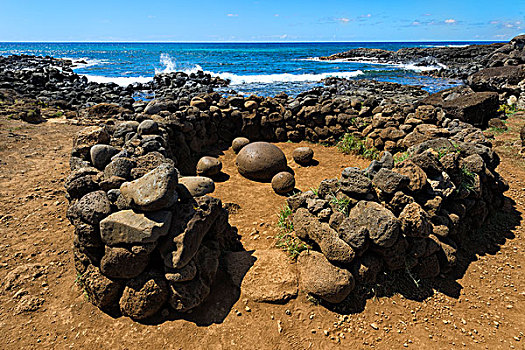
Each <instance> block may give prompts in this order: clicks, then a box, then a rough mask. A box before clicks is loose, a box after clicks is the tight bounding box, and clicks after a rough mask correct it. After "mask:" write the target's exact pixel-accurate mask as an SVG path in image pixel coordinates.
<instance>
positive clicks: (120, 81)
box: [84, 74, 153, 86]
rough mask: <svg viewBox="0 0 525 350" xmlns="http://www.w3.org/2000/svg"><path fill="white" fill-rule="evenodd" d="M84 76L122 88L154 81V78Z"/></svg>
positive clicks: (96, 81) (93, 80) (90, 79)
mask: <svg viewBox="0 0 525 350" xmlns="http://www.w3.org/2000/svg"><path fill="white" fill-rule="evenodd" d="M84 76H85V77H86V78H87V79H88V80H89V81H92V82H95V83H104V84H107V83H115V84H117V85H120V86H128V85H129V84H133V83H148V82H150V81H152V80H153V77H142V76H141V77H105V76H101V75H90V74H84Z"/></svg>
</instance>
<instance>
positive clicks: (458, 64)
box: [320, 36, 525, 80]
mask: <svg viewBox="0 0 525 350" xmlns="http://www.w3.org/2000/svg"><path fill="white" fill-rule="evenodd" d="M524 40H525V38H524V37H523V36H518V37H515V38H514V39H512V40H511V41H510V42H509V43H505V44H504V43H497V44H490V45H469V46H465V47H428V48H403V49H400V50H398V51H388V50H380V49H366V48H358V49H353V50H349V51H346V52H340V53H336V54H333V55H330V56H325V57H320V59H321V60H323V61H331V60H348V61H370V62H371V63H374V62H375V63H383V64H413V65H415V66H421V67H436V69H435V70H431V71H429V72H427V74H430V75H433V76H439V77H446V78H456V79H462V80H466V79H467V78H468V76H470V75H472V74H474V73H476V72H478V71H480V70H482V69H484V68H491V67H502V66H519V65H522V64H523V63H525V57H524V56H523V41H524Z"/></svg>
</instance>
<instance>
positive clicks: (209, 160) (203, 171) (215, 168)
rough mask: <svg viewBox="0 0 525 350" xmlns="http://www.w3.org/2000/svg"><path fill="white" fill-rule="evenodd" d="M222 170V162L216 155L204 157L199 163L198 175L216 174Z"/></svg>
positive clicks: (209, 175)
mask: <svg viewBox="0 0 525 350" xmlns="http://www.w3.org/2000/svg"><path fill="white" fill-rule="evenodd" d="M221 170H222V163H221V161H220V160H218V159H217V158H214V157H208V156H205V157H202V158H201V159H199V162H198V163H197V175H199V176H208V177H211V176H215V175H217V174H218V173H220V172H221Z"/></svg>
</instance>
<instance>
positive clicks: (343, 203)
mask: <svg viewBox="0 0 525 350" xmlns="http://www.w3.org/2000/svg"><path fill="white" fill-rule="evenodd" d="M330 204H332V205H333V206H334V207H335V209H336V210H337V211H338V212H341V213H343V214H344V215H346V216H348V213H349V209H350V198H337V197H336V196H335V194H333V193H331V194H330Z"/></svg>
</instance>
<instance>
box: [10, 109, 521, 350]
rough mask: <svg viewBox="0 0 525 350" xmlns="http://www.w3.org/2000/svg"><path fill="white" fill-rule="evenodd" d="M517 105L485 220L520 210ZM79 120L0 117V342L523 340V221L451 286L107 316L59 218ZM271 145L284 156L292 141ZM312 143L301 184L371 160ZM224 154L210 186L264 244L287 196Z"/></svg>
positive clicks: (164, 344)
mask: <svg viewBox="0 0 525 350" xmlns="http://www.w3.org/2000/svg"><path fill="white" fill-rule="evenodd" d="M523 117H524V116H523V115H521V117H520V116H518V115H516V116H515V117H514V118H512V119H511V120H509V122H508V125H509V126H510V131H508V132H506V133H503V134H500V135H498V136H497V143H498V145H499V147H498V152H499V153H500V155H501V156H502V164H501V165H500V167H499V171H500V173H501V174H502V175H503V176H504V177H505V178H506V179H507V180H508V181H509V184H510V190H509V191H508V193H507V196H508V197H509V203H508V206H507V207H508V209H509V211H508V212H507V213H506V214H504V215H502V216H501V218H500V221H501V222H500V223H496V225H492V226H487V227H486V228H487V230H491V229H492V230H494V229H499V230H506V228H507V227H508V225H506V224H507V223H508V222H512V221H520V222H521V215H522V213H523V211H524V204H525V203H524V198H525V158H523V156H521V155H519V154H518V151H519V149H520V147H515V145H514V143H515V142H516V140H519V127H520V126H521V125H523V123H525V120H524V119H523ZM79 129H80V127H78V126H73V125H70V124H67V123H65V121H63V120H55V121H54V122H53V121H52V120H50V121H48V122H47V123H44V124H40V125H30V124H27V123H24V122H21V121H16V120H10V119H7V118H6V117H1V119H0V237H2V241H1V242H0V281H1V282H0V283H1V285H0V333H1V334H2V339H1V340H0V348H5V349H20V348H59V349H62V348H79V349H102V348H112V349H117V348H129V349H131V348H144V349H150V348H151V349H164V348H166V349H171V348H175V349H179V348H180V349H209V348H213V349H224V348H227V349H230V348H243V349H251V348H264V349H289V348H292V349H304V348H311V349H325V348H336V347H339V346H343V347H344V348H351V349H367V348H377V349H399V348H404V347H407V348H413V349H421V348H424V347H430V346H431V347H433V348H436V349H442V348H446V349H448V348H450V349H454V348H465V349H508V348H516V349H523V348H525V336H524V334H523V333H524V332H525V274H524V273H523V267H522V266H523V265H524V263H525V253H524V252H525V242H524V228H523V226H518V227H516V228H515V229H513V230H512V233H513V234H514V238H512V239H507V240H502V241H498V242H496V243H497V244H495V245H494V249H493V250H492V251H491V253H484V254H483V255H480V256H478V257H477V259H476V261H473V262H472V263H471V264H470V265H469V266H468V268H467V270H466V272H465V274H464V276H463V277H461V278H460V279H458V280H457V281H456V282H457V295H447V294H443V293H441V292H438V291H436V292H435V293H434V294H433V295H432V296H430V297H427V298H425V299H423V301H413V300H409V299H407V298H405V297H403V296H401V295H399V294H396V295H394V296H392V297H381V298H373V299H369V300H368V301H367V303H366V307H365V308H364V310H363V311H362V312H359V313H355V314H349V315H345V316H341V315H339V314H336V313H334V312H332V311H330V310H328V309H327V308H325V307H323V306H320V305H315V304H312V303H311V302H309V301H307V300H306V298H305V296H304V295H303V294H300V295H299V297H298V298H297V299H295V300H292V301H291V302H289V303H288V304H285V305H275V304H263V303H254V302H252V301H249V300H247V299H245V298H243V296H242V295H241V296H240V297H234V300H233V301H235V304H234V305H233V306H231V305H230V304H228V306H225V305H224V304H225V303H224V300H225V299H227V298H228V296H227V295H219V296H215V297H213V298H212V299H211V300H210V302H209V304H210V305H211V304H213V305H214V306H215V307H216V308H217V309H221V308H222V312H223V314H224V316H223V317H219V318H216V319H210V320H208V322H197V321H192V320H190V317H188V318H187V319H186V320H184V319H175V320H169V321H165V322H163V323H161V324H156V325H146V324H139V323H136V322H133V321H132V320H130V319H128V318H124V317H121V318H117V319H114V318H112V317H110V316H108V315H106V314H104V313H102V312H101V311H99V310H98V309H97V308H96V307H94V306H93V305H91V304H90V303H89V302H88V301H87V300H86V299H85V297H84V296H83V294H82V291H81V290H80V289H79V288H78V287H77V286H76V285H75V278H76V275H75V272H74V269H73V264H72V259H71V254H70V247H71V240H72V232H73V229H72V226H71V225H70V224H69V223H68V221H67V219H66V218H65V213H66V208H67V201H66V200H65V198H64V190H63V181H64V178H65V177H66V176H67V174H68V172H69V167H68V158H69V152H70V150H71V143H72V141H71V140H72V137H73V135H74V133H75V132H76V131H78V130H79ZM279 146H280V147H281V148H282V149H283V150H284V151H285V153H286V155H287V157H288V158H289V159H291V157H290V154H291V151H292V150H293V148H295V147H296V146H297V144H289V143H283V144H279ZM310 146H311V147H313V148H314V150H315V153H316V157H315V158H316V159H317V160H318V161H319V165H317V166H314V167H309V168H302V167H299V166H297V165H294V164H293V161H291V162H290V163H289V165H290V166H291V167H292V168H293V170H294V171H295V173H296V180H297V187H298V188H299V189H302V190H304V189H308V188H309V187H316V186H317V185H318V184H319V182H320V181H321V180H322V179H324V178H330V177H336V176H338V175H339V174H340V171H341V169H342V168H343V167H346V166H350V165H357V166H365V165H366V164H367V163H368V162H366V161H363V160H361V159H358V158H356V157H353V156H344V155H341V154H339V153H337V151H335V150H334V149H333V148H326V147H323V146H320V145H310ZM221 159H222V161H223V163H224V172H225V173H226V174H227V175H229V176H230V178H229V180H228V181H225V182H222V183H218V184H217V190H216V192H215V195H216V196H217V197H219V198H221V199H222V200H223V201H224V202H234V203H236V204H238V205H240V210H239V211H238V212H237V213H236V214H233V215H232V217H231V223H232V224H233V225H235V226H237V227H238V229H239V232H240V233H241V235H242V242H243V244H244V246H245V248H246V249H248V250H250V249H267V248H272V247H273V246H274V244H275V240H274V239H273V236H274V235H275V234H276V233H277V229H276V227H275V223H276V221H277V213H278V211H279V209H280V208H281V207H282V206H283V205H284V202H285V201H284V197H281V196H277V195H275V194H274V193H273V191H272V189H271V185H270V184H268V183H266V184H265V183H256V182H251V181H248V180H246V179H244V178H242V177H240V176H239V175H238V173H237V172H236V170H235V168H234V159H235V156H234V154H233V153H232V152H231V151H230V150H229V151H226V152H225V154H224V155H223V156H222V157H221ZM499 233H501V232H499ZM498 247H499V248H498ZM223 297H224V298H223ZM230 297H231V296H230ZM223 299H224V300H223ZM247 306H248V307H249V310H250V311H247V309H246V307H247Z"/></svg>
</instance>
